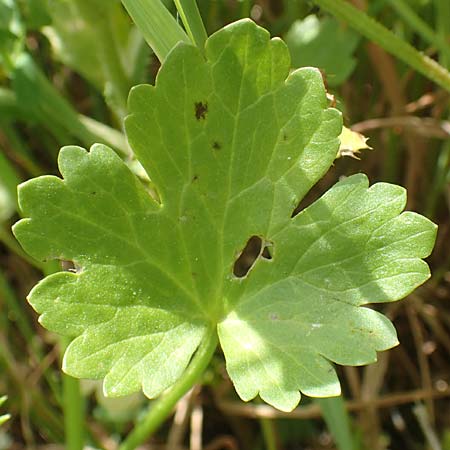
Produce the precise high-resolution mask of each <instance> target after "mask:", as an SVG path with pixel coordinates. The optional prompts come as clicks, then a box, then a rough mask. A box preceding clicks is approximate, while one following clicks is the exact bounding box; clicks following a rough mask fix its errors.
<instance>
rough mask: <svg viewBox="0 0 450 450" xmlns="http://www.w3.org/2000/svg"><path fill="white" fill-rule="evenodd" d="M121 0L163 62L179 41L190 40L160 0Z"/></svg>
mask: <svg viewBox="0 0 450 450" xmlns="http://www.w3.org/2000/svg"><path fill="white" fill-rule="evenodd" d="M121 1H122V4H123V5H124V6H125V8H126V10H127V11H128V14H129V15H130V16H131V18H132V19H133V21H134V23H135V24H136V25H137V27H138V28H139V29H140V30H141V32H142V34H143V35H144V38H145V40H146V41H147V43H148V45H150V47H151V48H152V49H153V51H154V52H155V54H156V56H157V57H158V59H159V60H160V61H161V62H163V61H164V60H165V59H166V57H167V55H168V54H169V52H170V50H172V48H173V47H175V45H176V44H177V43H178V42H180V41H182V42H190V39H189V36H188V35H187V34H186V33H185V32H184V30H183V29H182V28H181V26H180V25H178V23H177V21H176V20H175V19H174V18H173V17H172V15H171V14H170V12H169V11H168V10H167V8H166V7H165V6H164V5H163V3H162V2H161V1H160V0H121Z"/></svg>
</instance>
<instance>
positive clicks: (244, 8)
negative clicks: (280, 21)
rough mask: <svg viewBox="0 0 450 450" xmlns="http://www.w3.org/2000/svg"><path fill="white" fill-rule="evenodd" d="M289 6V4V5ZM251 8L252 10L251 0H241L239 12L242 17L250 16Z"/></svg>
mask: <svg viewBox="0 0 450 450" xmlns="http://www.w3.org/2000/svg"><path fill="white" fill-rule="evenodd" d="M287 7H288V8H289V5H287ZM251 10H252V2H251V1H250V0H241V7H240V13H239V15H240V17H241V19H244V18H246V17H250V12H251Z"/></svg>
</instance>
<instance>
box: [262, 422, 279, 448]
mask: <svg viewBox="0 0 450 450" xmlns="http://www.w3.org/2000/svg"><path fill="white" fill-rule="evenodd" d="M259 423H260V425H261V432H262V436H263V439H264V443H265V448H266V450H278V445H277V436H276V434H275V430H274V421H273V420H272V419H260V420H259Z"/></svg>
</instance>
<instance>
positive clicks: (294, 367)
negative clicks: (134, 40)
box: [14, 20, 435, 410]
mask: <svg viewBox="0 0 450 450" xmlns="http://www.w3.org/2000/svg"><path fill="white" fill-rule="evenodd" d="M205 55H206V59H205V58H204V57H203V56H202V54H201V53H200V51H199V50H197V49H196V48H195V47H193V46H190V45H187V44H180V45H178V46H177V47H176V48H175V49H173V51H172V52H171V54H170V55H169V57H168V58H167V59H166V61H165V63H164V64H163V66H162V67H161V69H160V72H159V74H158V77H157V82H156V86H154V87H153V86H148V85H143V86H138V87H136V88H134V89H133V90H132V92H131V95H130V99H129V108H130V111H131V114H130V116H129V117H128V118H127V120H126V131H127V135H128V139H129V142H130V145H131V147H132V148H133V151H134V152H135V154H136V156H137V158H138V159H139V161H140V162H141V164H142V166H143V167H144V168H145V170H146V171H147V172H148V174H149V176H150V177H151V179H152V182H153V183H154V184H155V186H156V188H157V190H158V196H159V200H160V202H157V201H155V200H154V199H153V198H152V196H151V195H150V194H149V193H148V192H147V191H146V188H145V187H144V185H143V184H141V182H140V181H139V180H138V179H137V178H136V177H135V176H134V175H133V174H132V173H131V172H130V170H129V169H128V168H127V166H126V165H125V164H124V163H123V162H122V161H121V159H120V158H119V157H118V156H117V155H116V154H115V153H114V152H113V151H112V150H110V149H108V148H107V147H105V146H102V145H95V146H93V147H92V148H91V150H90V151H89V152H87V151H85V150H83V149H81V148H79V147H66V148H63V149H62V150H61V153H60V156H59V168H60V171H61V174H62V179H61V178H57V177H54V176H46V177H40V178H37V179H34V180H31V181H28V182H26V183H24V184H23V185H21V187H20V190H19V200H20V207H21V209H22V212H23V214H24V217H25V218H24V219H23V220H21V221H20V222H19V223H18V224H16V225H15V227H14V233H15V235H16V236H17V238H18V239H19V241H20V242H21V244H22V245H23V247H24V248H25V249H26V250H27V251H28V252H29V253H30V254H31V255H33V256H34V257H36V258H39V259H48V258H58V259H63V260H70V261H73V262H74V265H75V268H76V270H75V272H74V273H73V272H60V273H57V274H54V275H51V276H49V277H47V278H46V279H44V280H43V281H41V282H40V283H39V284H38V285H37V286H36V287H35V288H34V289H33V290H32V292H31V294H30V296H29V300H30V302H31V304H32V305H33V307H34V308H35V309H36V311H37V312H38V313H39V314H41V316H40V321H41V323H42V324H43V325H44V326H45V327H46V328H48V329H49V330H52V331H55V332H58V333H61V334H65V335H68V336H72V337H73V338H74V339H73V341H72V343H71V345H70V346H69V348H68V349H67V352H66V354H65V357H64V364H63V366H64V370H65V371H66V372H67V373H69V374H71V375H73V376H77V377H86V378H104V379H105V380H104V390H105V392H106V394H107V395H110V396H119V395H124V394H129V393H131V392H135V391H137V390H139V389H140V388H141V387H142V389H143V390H144V392H145V394H146V395H147V396H149V397H154V396H157V395H159V394H160V393H161V392H162V391H163V390H164V389H166V388H168V387H170V386H171V385H172V384H173V383H174V382H175V381H176V380H177V379H179V377H180V376H181V375H182V373H183V371H184V370H185V368H186V367H187V365H188V364H189V361H190V360H191V358H192V355H193V354H194V353H195V351H196V349H197V348H198V346H199V345H200V344H201V342H202V340H203V339H204V338H205V336H206V334H207V333H209V332H210V330H211V329H214V328H216V327H217V329H218V334H219V339H220V343H221V346H222V348H223V351H224V353H225V358H226V363H227V369H228V372H229V374H230V377H231V378H232V380H233V382H234V384H235V386H236V389H237V392H238V393H239V395H240V396H241V397H242V398H243V399H244V400H250V399H252V398H253V397H255V396H256V395H257V394H258V393H259V394H260V395H261V397H262V398H263V399H264V400H265V401H267V402H268V403H270V404H272V405H274V406H276V407H277V408H280V409H282V410H290V409H292V408H294V407H295V406H296V404H297V403H298V401H299V399H300V393H299V391H302V392H304V393H305V394H308V395H312V396H319V397H320V396H330V395H337V394H338V393H339V383H338V380H337V378H336V374H335V372H334V369H333V367H332V364H331V363H332V362H335V363H338V364H351V365H359V364H367V363H370V362H373V361H374V360H375V359H376V352H377V351H380V350H385V349H387V348H390V347H392V346H394V345H396V343H397V340H396V334H395V330H394V328H393V326H392V325H391V323H390V322H389V321H388V320H387V319H386V318H385V317H383V316H382V315H381V314H379V313H378V312H375V311H373V310H371V309H369V308H367V307H362V305H365V304H367V303H371V302H388V301H393V300H397V299H399V298H401V297H403V296H405V295H407V294H408V293H409V292H410V291H412V290H413V289H414V288H415V287H416V286H418V285H419V284H421V283H423V282H424V281H425V280H426V279H427V278H428V277H429V270H428V267H427V265H426V264H425V263H424V262H423V261H422V260H421V258H424V257H426V256H427V255H428V254H429V253H430V251H431V249H432V246H433V243H434V238H435V226H434V225H433V224H432V223H431V222H430V221H428V220H427V219H425V218H423V217H421V216H419V215H417V214H414V213H410V212H406V213H402V210H403V208H404V206H405V191H404V190H403V189H402V188H400V187H398V186H393V185H389V184H384V183H379V184H375V185H374V186H372V187H370V188H369V186H368V181H367V179H366V177H365V176H363V175H355V176H352V177H349V178H347V179H344V180H342V181H340V182H339V183H337V184H336V185H335V186H334V187H333V188H332V189H331V190H330V191H329V192H327V193H326V194H325V195H324V196H323V197H322V198H321V199H319V200H318V201H317V202H316V203H314V204H312V205H311V206H310V207H308V208H306V209H305V210H303V211H302V212H301V213H300V214H298V215H297V216H295V217H292V212H293V211H294V209H295V208H296V206H297V205H298V203H299V201H300V200H301V199H302V198H303V197H304V195H305V194H306V193H307V192H308V191H309V190H310V189H311V187H312V186H313V185H314V184H315V183H316V182H317V181H318V180H319V179H320V178H321V177H322V176H323V174H324V173H325V172H326V171H327V169H328V168H329V167H330V166H331V164H332V163H333V161H334V159H335V156H336V153H337V150H338V147H339V135H340V133H341V131H342V120H341V116H340V113H339V112H338V111H336V110H334V109H330V108H328V107H327V99H326V95H325V89H324V86H323V81H322V77H321V74H320V72H319V71H318V70H316V69H311V68H306V69H300V70H297V71H295V72H293V73H291V74H290V75H289V68H290V61H289V54H288V51H287V48H286V46H285V45H284V44H283V42H282V41H281V40H279V39H272V40H270V38H269V35H268V33H267V32H266V31H265V30H263V29H262V28H259V27H258V26H256V25H255V24H254V23H253V22H251V21H249V20H243V21H239V22H236V23H234V24H232V25H230V26H228V27H225V28H223V29H222V30H220V31H218V32H217V33H216V34H214V35H213V36H211V37H210V38H209V39H208V41H207V44H206V52H205ZM252 236H258V237H259V238H260V239H261V241H262V242H263V244H264V246H266V245H267V246H268V247H269V248H270V253H271V255H270V256H271V259H268V258H265V257H263V255H262V254H261V255H260V256H259V257H258V258H257V259H256V261H255V262H254V264H253V265H252V267H251V268H250V270H249V271H248V273H247V274H245V276H243V277H238V276H236V275H234V272H233V270H234V264H235V261H236V259H237V258H238V257H239V255H240V253H241V252H242V251H243V249H244V248H245V246H246V244H247V242H248V241H249V239H250V238H251V237H252ZM261 253H262V252H261Z"/></svg>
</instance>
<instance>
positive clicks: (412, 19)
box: [389, 0, 450, 56]
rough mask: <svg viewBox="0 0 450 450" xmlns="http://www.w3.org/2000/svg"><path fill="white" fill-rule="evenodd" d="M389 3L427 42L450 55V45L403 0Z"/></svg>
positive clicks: (390, 0)
mask: <svg viewBox="0 0 450 450" xmlns="http://www.w3.org/2000/svg"><path fill="white" fill-rule="evenodd" d="M389 5H390V6H391V7H392V8H393V9H395V11H396V12H397V13H398V15H399V16H400V17H401V18H402V19H403V20H404V21H405V22H406V23H407V24H408V25H409V26H410V27H411V28H412V29H413V30H415V31H416V32H417V33H418V34H420V35H421V36H422V37H423V38H424V39H425V40H426V41H427V42H428V43H429V44H431V45H433V46H434V47H436V48H437V49H438V50H439V51H440V52H441V53H444V54H445V55H447V56H448V55H450V46H449V45H448V44H447V43H446V42H445V39H443V37H442V36H440V35H439V34H436V33H435V32H434V30H433V28H431V27H430V26H429V25H428V24H427V23H426V22H425V21H424V20H422V19H421V18H420V16H419V15H418V14H416V12H415V11H414V10H413V9H412V8H411V7H410V6H409V5H408V3H407V2H405V0H389Z"/></svg>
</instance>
